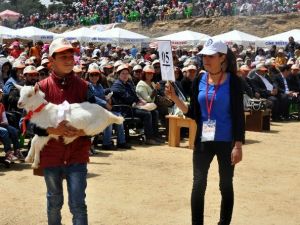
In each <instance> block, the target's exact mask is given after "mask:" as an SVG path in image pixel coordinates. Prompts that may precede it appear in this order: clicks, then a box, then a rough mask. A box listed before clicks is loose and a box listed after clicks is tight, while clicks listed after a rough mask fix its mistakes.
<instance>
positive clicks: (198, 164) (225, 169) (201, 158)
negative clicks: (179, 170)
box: [191, 142, 234, 225]
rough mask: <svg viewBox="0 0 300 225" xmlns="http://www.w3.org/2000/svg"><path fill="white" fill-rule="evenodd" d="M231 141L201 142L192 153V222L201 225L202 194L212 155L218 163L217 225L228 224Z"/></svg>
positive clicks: (230, 199) (229, 216) (230, 193)
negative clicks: (218, 200)
mask: <svg viewBox="0 0 300 225" xmlns="http://www.w3.org/2000/svg"><path fill="white" fill-rule="evenodd" d="M231 151H232V143H231V142H203V143H201V146H199V148H196V149H195V151H194V153H193V154H194V155H193V172H194V181H193V190H192V197H191V205H192V224H193V225H203V224H204V221H203V212H204V196H205V190H206V185H207V173H208V170H209V167H210V163H211V161H212V160H213V158H214V156H215V155H216V156H217V159H218V164H219V176H220V182H219V188H220V191H221V195H222V200H221V212H220V221H219V223H218V224H219V225H228V224H230V221H231V216H232V210H233V202H234V195H233V184H232V179H233V171H234V166H232V165H231Z"/></svg>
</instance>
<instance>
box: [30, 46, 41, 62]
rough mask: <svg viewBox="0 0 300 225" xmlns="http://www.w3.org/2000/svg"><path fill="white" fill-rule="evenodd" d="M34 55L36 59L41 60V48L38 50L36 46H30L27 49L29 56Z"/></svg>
mask: <svg viewBox="0 0 300 225" xmlns="http://www.w3.org/2000/svg"><path fill="white" fill-rule="evenodd" d="M31 56H35V57H36V59H37V61H38V62H40V61H41V50H39V49H38V48H37V47H32V48H31V49H30V51H29V57H31Z"/></svg>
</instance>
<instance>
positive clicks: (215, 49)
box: [198, 38, 228, 55]
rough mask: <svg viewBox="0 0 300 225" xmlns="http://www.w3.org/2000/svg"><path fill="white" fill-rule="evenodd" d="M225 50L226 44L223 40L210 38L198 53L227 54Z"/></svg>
mask: <svg viewBox="0 0 300 225" xmlns="http://www.w3.org/2000/svg"><path fill="white" fill-rule="evenodd" d="M227 50H228V48H227V45H226V44H225V43H224V42H222V41H219V40H214V39H212V38H210V39H208V40H207V41H206V43H205V44H204V47H203V49H202V50H201V51H200V52H199V53H198V55H214V54H216V53H223V54H227Z"/></svg>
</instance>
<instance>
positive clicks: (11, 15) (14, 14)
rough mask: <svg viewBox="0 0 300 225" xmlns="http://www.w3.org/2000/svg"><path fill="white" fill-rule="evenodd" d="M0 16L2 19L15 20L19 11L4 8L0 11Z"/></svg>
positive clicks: (18, 15)
mask: <svg viewBox="0 0 300 225" xmlns="http://www.w3.org/2000/svg"><path fill="white" fill-rule="evenodd" d="M0 17H1V19H3V20H10V21H17V20H18V19H19V17H20V13H17V12H14V11H11V10H4V11H3V12H1V13H0Z"/></svg>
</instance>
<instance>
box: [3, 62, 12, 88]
mask: <svg viewBox="0 0 300 225" xmlns="http://www.w3.org/2000/svg"><path fill="white" fill-rule="evenodd" d="M11 70H12V65H11V63H10V62H9V60H8V59H7V58H0V88H3V86H4V84H5V82H6V81H7V80H8V79H9V77H10V74H11Z"/></svg>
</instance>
